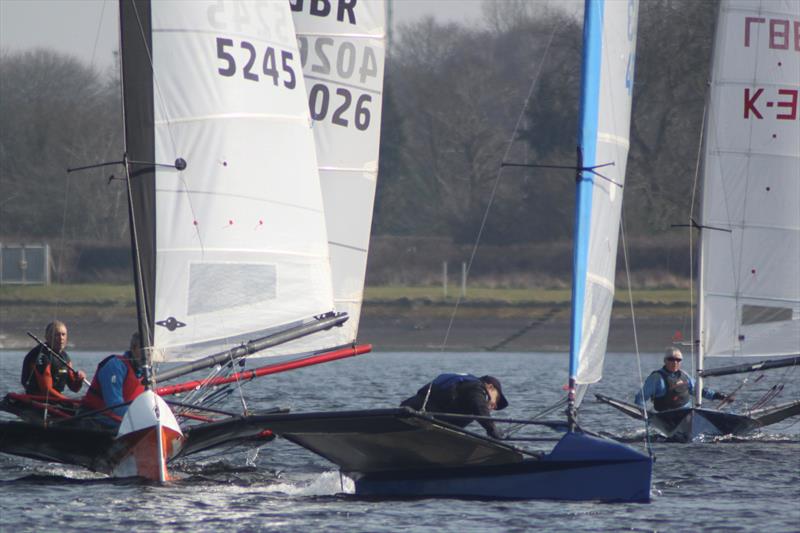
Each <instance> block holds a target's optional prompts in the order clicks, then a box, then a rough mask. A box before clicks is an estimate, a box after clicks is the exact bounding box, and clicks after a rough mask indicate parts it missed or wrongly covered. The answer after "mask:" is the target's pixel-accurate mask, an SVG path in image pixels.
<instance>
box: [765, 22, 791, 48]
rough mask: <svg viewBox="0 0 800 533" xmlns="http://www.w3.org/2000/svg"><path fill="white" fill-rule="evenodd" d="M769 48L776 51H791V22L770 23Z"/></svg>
mask: <svg viewBox="0 0 800 533" xmlns="http://www.w3.org/2000/svg"><path fill="white" fill-rule="evenodd" d="M769 47H770V48H774V49H776V50H788V49H789V21H788V20H775V19H770V21H769Z"/></svg>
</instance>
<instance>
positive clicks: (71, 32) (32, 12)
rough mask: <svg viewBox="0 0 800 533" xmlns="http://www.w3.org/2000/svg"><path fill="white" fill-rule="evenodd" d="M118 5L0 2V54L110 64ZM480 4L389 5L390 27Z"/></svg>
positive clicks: (105, 0) (102, 1) (471, 12)
mask: <svg viewBox="0 0 800 533" xmlns="http://www.w3.org/2000/svg"><path fill="white" fill-rule="evenodd" d="M117 3H118V0H0V48H1V49H3V50H6V51H8V50H20V49H26V48H36V47H47V48H55V49H58V50H60V51H62V52H65V53H69V54H72V55H75V56H78V57H79V58H81V59H83V60H84V61H87V62H92V64H94V65H96V66H99V67H105V66H108V65H110V64H111V63H112V55H111V52H112V51H113V50H116V49H117V34H118V30H117V25H118V22H117ZM481 3H482V0H395V2H394V7H393V17H394V25H395V26H396V25H398V24H402V23H405V22H411V21H414V20H417V19H419V18H421V17H423V16H426V15H431V16H433V17H435V18H436V19H437V20H439V21H441V22H450V21H457V22H470V21H475V20H476V19H477V18H478V17H479V16H480V14H481Z"/></svg>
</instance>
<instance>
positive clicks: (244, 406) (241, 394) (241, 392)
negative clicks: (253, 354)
mask: <svg viewBox="0 0 800 533" xmlns="http://www.w3.org/2000/svg"><path fill="white" fill-rule="evenodd" d="M228 355H229V359H230V369H231V372H233V375H234V376H235V377H236V390H237V391H239V401H240V402H241V404H242V412H243V413H244V414H247V401H245V399H244V388H243V387H242V380H241V379H239V372H236V370H235V369H234V365H235V364H236V361H234V360H233V351H230V352H228ZM246 359H247V356H245V357H242V358H241V359H240V360H239V361H238V362H240V363H241V364H242V366H244V362H245V360H246Z"/></svg>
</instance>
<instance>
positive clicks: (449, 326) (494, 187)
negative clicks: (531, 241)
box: [423, 23, 564, 406]
mask: <svg viewBox="0 0 800 533" xmlns="http://www.w3.org/2000/svg"><path fill="white" fill-rule="evenodd" d="M563 25H564V23H562V24H556V25H553V29H552V31H551V32H550V37H549V38H548V40H547V45H546V46H545V49H544V53H543V54H542V60H541V61H540V62H539V65H538V67H537V69H536V72H535V73H534V76H533V79H532V80H531V85H530V87H529V89H528V95H527V97H526V98H525V103H524V105H523V106H522V109H521V110H520V112H519V115H518V116H517V123H516V124H515V125H514V131H513V132H512V133H511V138H510V139H509V141H508V145H507V146H506V151H505V153H504V154H503V157H502V159H501V160H500V161H501V162H502V161H505V160H506V158H508V155H509V154H510V153H511V147H512V146H514V141H516V138H517V132H518V131H519V128H520V125H521V124H522V119H523V117H524V116H525V111H526V110H527V109H528V103H529V102H530V100H531V97H532V96H533V91H534V90H535V89H536V86H537V83H538V81H539V77H540V76H541V74H542V68H543V67H544V63H545V61H546V59H547V55H548V53H549V52H550V45H552V44H553V38H554V37H555V34H556V30H557V29H558V28H560V27H561V26H563ZM502 175H503V167H502V166H500V168H499V169H498V170H497V175H496V176H495V179H494V184H493V185H492V192H491V194H490V195H489V202H488V203H487V204H486V210H485V211H484V213H483V218H482V219H481V225H480V228H478V235H477V236H476V237H475V244H474V245H473V247H472V252H471V253H470V256H469V261H468V262H467V270H466V272H465V275H464V277H465V282H466V279H467V278H469V273H470V271H471V270H472V262H473V261H474V259H475V255H476V254H477V252H478V246H479V245H480V241H481V236H482V235H483V230H484V228H485V227H486V221H487V219H488V218H489V212H490V211H491V209H492V204H494V199H495V197H496V195H497V188H498V186H499V184H500V178H501V177H502ZM462 297H463V295H462V293H461V292H459V294H458V297H457V298H456V303H455V305H454V306H453V313H452V314H451V315H450V321H449V323H448V324H447V330H446V331H445V334H444V340H443V341H442V345H441V347H440V348H439V351H440V352H443V351H444V349H445V347H447V342H448V340H449V338H450V332H451V331H452V329H453V322H455V319H456V313H458V308H459V306H460V305H461V299H462ZM428 394H430V390H429V391H428ZM425 400H426V403H427V396H426V398H425ZM423 406H424V404H423Z"/></svg>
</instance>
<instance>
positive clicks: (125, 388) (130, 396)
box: [81, 355, 145, 411]
mask: <svg viewBox="0 0 800 533" xmlns="http://www.w3.org/2000/svg"><path fill="white" fill-rule="evenodd" d="M115 357H116V358H117V359H119V360H120V361H122V362H123V363H125V366H126V367H127V369H128V372H127V374H125V381H124V382H123V383H122V399H123V400H125V401H126V402H130V401H133V400H134V399H135V398H136V397H137V396H139V395H140V394H141V393H143V392H144V390H145V389H144V385H142V381H141V379H140V378H139V377H138V376H137V375H136V369H135V368H134V367H133V364H132V363H131V361H130V359H128V358H127V357H125V356H124V355H109V356H108V357H106V358H105V359H103V360H102V361H100V364H98V365H97V371H96V372H95V373H94V378H93V379H92V384H91V385H90V386H89V390H88V391H86V396H84V397H83V400H81V407H84V408H86V409H91V410H93V411H95V410H101V409H105V408H106V407H110V406H107V405H106V402H105V400H104V399H103V389H102V387H101V386H100V379H99V378H98V376H99V375H100V369H101V368H103V366H105V365H106V363H108V362H109V361H111V360H112V359H113V358H115Z"/></svg>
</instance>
